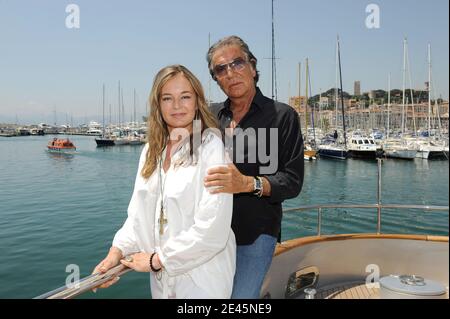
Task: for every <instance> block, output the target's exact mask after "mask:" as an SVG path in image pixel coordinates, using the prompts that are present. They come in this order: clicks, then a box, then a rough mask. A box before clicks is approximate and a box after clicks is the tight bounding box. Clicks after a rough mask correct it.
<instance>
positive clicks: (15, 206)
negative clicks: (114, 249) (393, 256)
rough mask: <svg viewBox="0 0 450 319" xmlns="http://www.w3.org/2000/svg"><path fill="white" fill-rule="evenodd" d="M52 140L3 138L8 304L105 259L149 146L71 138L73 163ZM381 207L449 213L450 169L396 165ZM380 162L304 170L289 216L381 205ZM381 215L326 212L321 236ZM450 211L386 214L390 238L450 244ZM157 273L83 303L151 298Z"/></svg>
mask: <svg viewBox="0 0 450 319" xmlns="http://www.w3.org/2000/svg"><path fill="white" fill-rule="evenodd" d="M50 139H51V137H50V136H44V137H17V138H0V217H1V218H0V256H2V261H1V262H0V298H32V297H35V296H37V295H40V294H42V293H44V292H47V291H49V290H52V289H55V288H57V287H60V286H62V285H64V284H65V280H66V276H67V275H68V274H69V273H66V267H67V266H68V265H70V264H76V265H78V266H79V268H80V272H81V276H82V277H84V276H87V275H89V274H90V273H91V271H92V269H93V268H94V266H95V265H96V264H97V263H98V262H99V261H100V260H101V259H103V258H104V256H105V255H106V253H107V251H108V249H109V247H110V245H111V241H112V238H113V236H114V233H115V232H116V231H117V230H118V229H119V228H120V227H121V225H122V223H123V222H124V220H125V218H126V209H127V206H128V201H129V200H130V197H131V193H132V190H133V189H132V188H133V183H134V178H135V176H136V170H137V164H138V158H139V154H140V152H141V150H142V147H139V146H120V147H119V146H118V147H112V148H97V147H96V144H95V141H94V138H93V137H82V136H74V137H71V139H72V140H73V142H74V143H75V145H76V146H77V148H78V152H77V154H75V155H73V156H58V155H53V154H50V153H47V152H46V150H45V149H46V144H47V141H49V140H50ZM382 178H383V186H382V200H383V203H389V204H419V205H425V204H426V205H444V206H448V204H449V162H448V161H424V160H415V161H411V162H406V161H398V160H387V161H384V163H383V165H382ZM376 190H377V165H376V162H374V161H373V162H372V161H358V160H348V161H346V162H340V161H329V160H318V161H315V162H307V163H305V182H304V186H303V190H302V192H301V195H300V196H299V197H298V198H296V199H292V200H289V201H287V202H286V203H285V205H284V206H285V207H286V208H288V207H296V206H300V205H312V204H326V203H328V204H361V203H375V202H376V200H377V199H376ZM376 214H377V212H376V210H358V211H355V210H326V211H324V217H323V225H322V232H323V233H326V234H334V233H354V232H375V230H376ZM448 228H449V225H448V213H447V212H443V213H441V212H437V213H436V212H435V213H432V212H423V211H414V210H403V211H393V210H390V211H389V210H386V211H383V223H382V231H383V232H385V233H416V234H435V235H446V236H448ZM316 229H317V224H316V212H314V211H312V212H305V213H302V214H286V215H285V216H284V219H283V233H282V237H283V240H285V239H289V238H295V237H298V236H308V235H314V234H315V232H316ZM149 290H150V288H149V281H148V274H139V273H129V274H127V275H125V276H124V277H123V278H122V279H121V280H120V281H119V283H118V284H116V285H115V286H113V287H111V288H109V289H102V290H99V291H98V292H97V294H93V293H88V294H85V295H83V298H150V292H149Z"/></svg>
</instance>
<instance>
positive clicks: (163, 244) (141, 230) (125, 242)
mask: <svg viewBox="0 0 450 319" xmlns="http://www.w3.org/2000/svg"><path fill="white" fill-rule="evenodd" d="M203 140H204V142H203V143H202V145H201V146H200V148H199V159H198V163H197V164H196V165H191V166H187V167H183V166H178V167H174V164H173V163H174V162H175V161H176V158H177V157H176V156H177V154H178V153H176V154H175V155H174V156H173V158H172V161H171V166H170V168H169V170H168V171H167V173H166V174H165V173H164V170H160V169H159V165H158V167H157V168H156V170H155V172H153V174H152V176H150V178H149V179H148V180H145V179H144V178H143V177H142V175H141V170H142V167H143V165H144V163H145V159H146V154H147V150H148V144H147V145H146V146H145V147H144V149H143V151H142V154H141V157H140V161H139V168H138V172H137V176H136V183H135V186H134V191H133V195H132V198H131V201H130V204H129V206H128V218H127V220H126V221H125V223H124V225H123V226H122V228H121V229H120V230H119V231H118V232H117V233H116V235H115V237H114V241H113V246H115V247H117V248H119V249H120V250H121V251H122V253H123V255H124V256H126V255H129V254H130V253H135V252H146V253H152V252H154V251H156V252H157V253H158V256H159V258H160V260H161V263H162V264H163V265H164V271H163V272H162V278H161V279H160V280H159V279H157V278H156V275H155V274H154V273H150V278H151V292H152V297H153V298H183V299H185V298H229V297H230V296H231V292H232V287H233V278H234V272H235V263H236V242H235V238H234V233H233V231H232V230H231V216H232V209H233V195H231V194H216V195H211V194H210V193H209V192H208V191H207V190H206V189H205V187H204V184H203V183H204V181H203V179H204V177H205V176H206V171H207V169H208V168H210V167H212V166H214V165H218V164H224V163H225V158H224V147H223V143H222V141H221V139H220V138H219V137H217V136H216V135H214V134H211V133H209V134H208V136H207V137H206V138H204V139H203ZM164 153H165V152H164ZM160 171H161V173H162V181H163V185H164V190H163V191H164V201H163V203H164V204H163V205H164V208H165V209H164V213H165V216H164V217H165V218H166V219H167V220H168V223H167V224H166V225H165V230H164V234H163V235H162V236H160V234H159V224H158V219H159V215H160V207H161V206H160V202H161V188H160V187H161V184H160V180H161V179H160Z"/></svg>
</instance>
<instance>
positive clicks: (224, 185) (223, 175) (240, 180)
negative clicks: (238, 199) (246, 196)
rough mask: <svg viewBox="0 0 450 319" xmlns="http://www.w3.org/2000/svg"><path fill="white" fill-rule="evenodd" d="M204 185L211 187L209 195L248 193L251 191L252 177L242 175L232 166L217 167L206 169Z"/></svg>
mask: <svg viewBox="0 0 450 319" xmlns="http://www.w3.org/2000/svg"><path fill="white" fill-rule="evenodd" d="M207 173H208V175H207V176H206V177H205V180H204V185H205V187H206V188H209V187H211V188H212V189H211V190H210V191H209V192H210V193H211V194H219V193H229V194H238V193H249V192H252V191H253V177H251V176H245V175H242V174H241V172H239V170H238V169H237V168H236V166H235V165H234V164H228V165H223V166H217V167H213V168H210V169H208V172H207Z"/></svg>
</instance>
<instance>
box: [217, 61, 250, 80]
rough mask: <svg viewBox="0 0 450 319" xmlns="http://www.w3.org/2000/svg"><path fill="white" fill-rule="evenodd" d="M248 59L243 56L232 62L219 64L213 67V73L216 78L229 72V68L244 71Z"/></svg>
mask: <svg viewBox="0 0 450 319" xmlns="http://www.w3.org/2000/svg"><path fill="white" fill-rule="evenodd" d="M246 63H247V61H246V60H244V59H243V58H236V59H234V60H233V61H231V62H230V63H225V64H219V65H216V66H215V67H214V68H213V73H214V76H215V77H216V78H220V77H223V76H225V75H226V74H227V72H228V68H230V69H231V70H232V71H242V70H243V69H244V68H245V64H246Z"/></svg>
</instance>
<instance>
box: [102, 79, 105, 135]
mask: <svg viewBox="0 0 450 319" xmlns="http://www.w3.org/2000/svg"><path fill="white" fill-rule="evenodd" d="M102 137H105V83H103V132H102Z"/></svg>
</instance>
